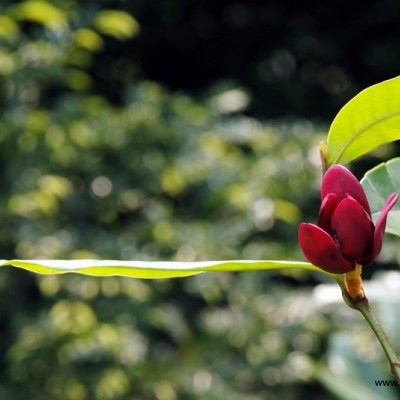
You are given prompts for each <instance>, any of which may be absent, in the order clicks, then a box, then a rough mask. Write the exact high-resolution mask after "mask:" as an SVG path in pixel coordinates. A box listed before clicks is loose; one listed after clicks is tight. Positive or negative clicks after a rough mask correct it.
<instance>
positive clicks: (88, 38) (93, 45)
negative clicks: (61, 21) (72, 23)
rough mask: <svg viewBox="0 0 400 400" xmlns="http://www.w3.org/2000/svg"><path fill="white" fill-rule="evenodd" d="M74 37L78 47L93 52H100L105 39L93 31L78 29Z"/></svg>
mask: <svg viewBox="0 0 400 400" xmlns="http://www.w3.org/2000/svg"><path fill="white" fill-rule="evenodd" d="M74 36H75V43H76V44H77V45H78V46H80V47H83V48H85V49H86V50H89V51H91V52H95V51H98V50H100V49H101V48H102V47H103V39H102V38H101V36H100V35H99V34H97V33H96V32H94V31H93V30H91V29H87V28H81V29H78V30H77V31H75V33H74Z"/></svg>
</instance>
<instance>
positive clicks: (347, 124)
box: [327, 77, 400, 165]
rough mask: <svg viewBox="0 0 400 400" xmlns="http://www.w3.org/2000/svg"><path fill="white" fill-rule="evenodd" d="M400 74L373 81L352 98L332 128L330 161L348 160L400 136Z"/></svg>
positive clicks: (328, 141)
mask: <svg viewBox="0 0 400 400" xmlns="http://www.w3.org/2000/svg"><path fill="white" fill-rule="evenodd" d="M399 91H400V77H396V78H393V79H390V80H387V81H384V82H382V83H378V84H376V85H373V86H371V87H369V88H367V89H365V90H363V91H362V92H361V93H359V94H358V95H357V96H355V97H354V98H353V99H351V100H350V101H349V102H348V103H347V104H346V105H345V106H344V107H343V108H342V109H341V110H340V111H339V113H338V114H337V116H336V117H335V119H334V120H333V122H332V125H331V127H330V130H329V134H328V139H327V146H328V163H329V165H332V164H335V163H340V164H346V163H349V162H350V161H352V160H354V159H355V158H357V157H360V156H362V155H363V154H365V153H367V152H368V151H371V150H373V149H375V148H376V147H378V146H381V145H383V144H385V143H390V142H393V141H395V140H398V139H400V97H399Z"/></svg>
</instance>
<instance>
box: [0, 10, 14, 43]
mask: <svg viewBox="0 0 400 400" xmlns="http://www.w3.org/2000/svg"><path fill="white" fill-rule="evenodd" d="M18 32H19V28H18V25H17V24H16V23H15V22H14V20H13V19H11V18H10V17H7V16H6V15H0V37H4V38H14V37H15V36H16V35H17V33H18Z"/></svg>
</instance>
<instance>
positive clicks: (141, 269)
mask: <svg viewBox="0 0 400 400" xmlns="http://www.w3.org/2000/svg"><path fill="white" fill-rule="evenodd" d="M0 266H14V267H17V268H22V269H26V270H28V271H31V272H35V273H38V274H62V273H67V272H75V273H80V274H83V275H91V276H127V277H132V278H146V279H159V278H179V277H184V276H190V275H195V274H199V273H201V272H229V271H256V270H274V269H294V268H301V269H306V270H309V271H314V272H322V273H325V274H326V272H324V271H322V270H321V269H319V268H318V267H315V266H314V265H312V264H309V263H307V262H302V261H275V260H267V261H266V260H229V261H194V262H182V261H181V262H174V261H119V260H9V261H7V260H1V261H0ZM328 275H330V274H328Z"/></svg>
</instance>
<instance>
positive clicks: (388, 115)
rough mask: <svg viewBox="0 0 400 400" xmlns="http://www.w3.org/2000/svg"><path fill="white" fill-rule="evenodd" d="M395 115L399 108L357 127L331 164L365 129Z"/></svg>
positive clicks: (335, 161) (398, 113)
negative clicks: (359, 127) (361, 126)
mask: <svg viewBox="0 0 400 400" xmlns="http://www.w3.org/2000/svg"><path fill="white" fill-rule="evenodd" d="M396 115H400V110H398V111H395V112H392V113H389V114H385V115H384V116H382V117H381V118H377V119H376V120H374V121H373V122H370V123H369V124H367V125H366V126H364V127H363V128H361V129H359V130H358V131H357V132H356V133H355V134H354V135H353V136H352V137H351V138H350V139H349V140H348V141H347V142H346V143H345V144H344V145H343V146H342V148H341V149H340V150H339V152H338V154H337V156H336V158H335V160H334V161H333V162H332V164H336V163H337V162H338V161H339V159H340V157H341V156H342V154H343V153H344V152H345V151H346V149H347V148H348V147H349V146H350V145H351V143H353V142H354V141H355V140H356V139H357V138H358V137H359V136H360V135H362V134H363V133H364V132H365V131H367V130H368V129H370V128H371V127H373V126H374V125H377V124H379V123H381V122H382V121H384V120H385V119H390V118H392V117H395V116H396Z"/></svg>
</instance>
